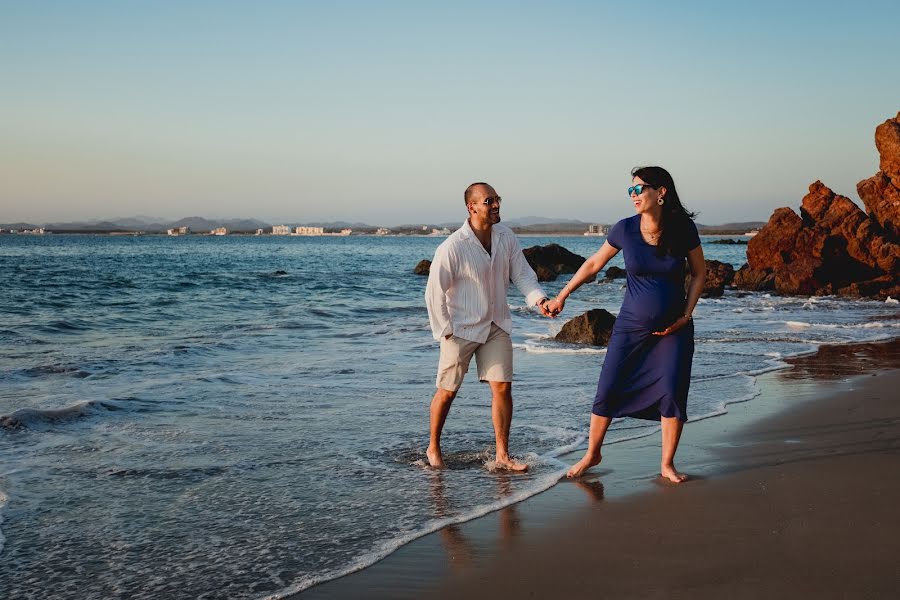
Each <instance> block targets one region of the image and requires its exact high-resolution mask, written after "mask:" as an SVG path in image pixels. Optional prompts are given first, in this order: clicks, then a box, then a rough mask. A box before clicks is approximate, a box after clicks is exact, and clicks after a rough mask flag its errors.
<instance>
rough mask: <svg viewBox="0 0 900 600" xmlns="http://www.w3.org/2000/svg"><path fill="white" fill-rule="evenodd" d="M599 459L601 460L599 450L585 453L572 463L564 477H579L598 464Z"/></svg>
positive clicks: (601, 456)
mask: <svg viewBox="0 0 900 600" xmlns="http://www.w3.org/2000/svg"><path fill="white" fill-rule="evenodd" d="M601 460H603V455H602V454H600V453H599V452H598V453H597V454H596V455H593V454H585V455H584V457H583V458H582V459H581V460H579V461H578V462H577V463H575V464H574V465H572V468H571V469H569V472H568V473H566V477H569V478H572V477H579V476H580V475H582V474H583V473H584V472H585V471H587V470H588V469H590V468H591V467H593V466H594V465H599V464H600V461H601Z"/></svg>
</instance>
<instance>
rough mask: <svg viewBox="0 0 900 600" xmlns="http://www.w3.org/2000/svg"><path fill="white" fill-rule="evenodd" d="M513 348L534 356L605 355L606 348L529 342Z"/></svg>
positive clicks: (514, 345)
mask: <svg viewBox="0 0 900 600" xmlns="http://www.w3.org/2000/svg"><path fill="white" fill-rule="evenodd" d="M513 348H519V349H520V350H525V351H526V352H531V353H534V354H606V348H596V347H593V346H584V347H577V346H564V345H562V344H559V345H556V344H552V345H551V344H546V345H544V344H536V343H532V342H531V341H530V340H529V341H526V342H525V343H524V344H513Z"/></svg>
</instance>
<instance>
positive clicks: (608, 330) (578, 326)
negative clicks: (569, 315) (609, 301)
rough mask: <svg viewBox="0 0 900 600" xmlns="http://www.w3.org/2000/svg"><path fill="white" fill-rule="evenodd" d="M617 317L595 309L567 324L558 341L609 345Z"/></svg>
mask: <svg viewBox="0 0 900 600" xmlns="http://www.w3.org/2000/svg"><path fill="white" fill-rule="evenodd" d="M615 322H616V317H615V316H613V314H612V313H610V312H609V311H607V310H603V309H602V308H594V309H591V310H589V311H587V312H586V313H584V314H582V315H580V316H577V317H575V318H574V319H572V320H570V321H568V322H566V324H565V325H563V327H562V329H561V330H560V332H559V333H557V334H556V340H557V341H559V342H567V343H569V344H591V345H593V346H605V345H607V344H608V343H609V336H610V335H612V328H613V325H614V324H615Z"/></svg>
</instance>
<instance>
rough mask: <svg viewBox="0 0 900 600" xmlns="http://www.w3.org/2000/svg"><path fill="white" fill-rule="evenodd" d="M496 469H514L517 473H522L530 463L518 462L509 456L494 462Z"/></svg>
mask: <svg viewBox="0 0 900 600" xmlns="http://www.w3.org/2000/svg"><path fill="white" fill-rule="evenodd" d="M493 467H494V469H498V470H502V471H513V472H516V473H522V472H523V471H527V470H528V465H527V464H525V463H521V462H517V461H515V460H513V459H511V458H509V457H507V458H499V457H498V458H497V460H495V461H494V464H493Z"/></svg>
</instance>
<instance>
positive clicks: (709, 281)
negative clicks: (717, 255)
mask: <svg viewBox="0 0 900 600" xmlns="http://www.w3.org/2000/svg"><path fill="white" fill-rule="evenodd" d="M733 280H734V267H732V266H731V265H729V264H728V263H723V262H720V261H718V260H707V261H706V282H705V283H704V284H703V291H702V292H701V293H700V296H701V297H703V298H718V297H719V296H721V295H722V294H724V293H725V286H727V285H731V282H732V281H733ZM690 285H691V274H690V273H688V274H687V277H685V278H684V289H685V292H687V289H688V287H689V286H690Z"/></svg>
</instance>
